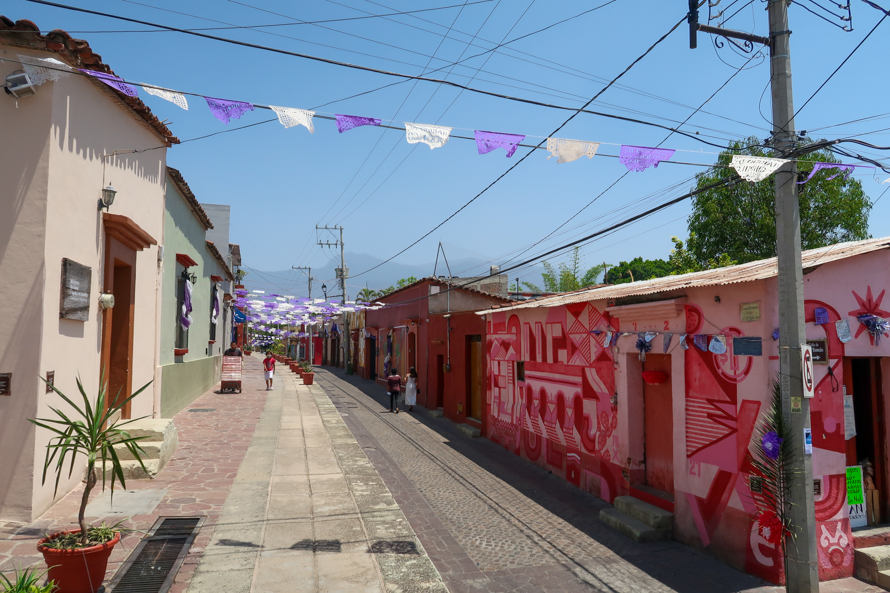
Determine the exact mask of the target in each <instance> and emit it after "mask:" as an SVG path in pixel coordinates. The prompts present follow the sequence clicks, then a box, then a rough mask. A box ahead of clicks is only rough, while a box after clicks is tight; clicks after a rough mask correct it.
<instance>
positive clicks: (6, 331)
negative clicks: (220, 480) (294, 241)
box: [0, 17, 178, 521]
mask: <svg viewBox="0 0 890 593" xmlns="http://www.w3.org/2000/svg"><path fill="white" fill-rule="evenodd" d="M23 57H24V59H28V58H43V59H45V58H53V59H56V60H59V61H60V62H62V63H64V64H67V65H69V66H72V67H74V68H85V69H90V70H94V71H103V72H105V71H110V68H109V67H108V66H107V65H105V64H103V63H102V60H101V57H100V56H99V55H97V54H95V53H93V52H92V50H91V49H90V46H89V44H88V43H87V42H85V41H81V40H75V39H72V38H71V37H70V36H69V35H68V34H67V33H65V32H64V31H58V30H57V31H53V32H52V33H49V34H48V35H46V36H44V35H41V34H40V33H39V29H38V27H37V26H36V25H34V23H31V22H30V21H18V22H15V23H13V22H12V21H10V20H9V19H6V18H5V17H0V58H2V61H0V81H2V80H3V79H7V77H8V76H9V75H11V74H13V73H14V72H15V71H17V70H21V69H22V65H21V64H20V63H18V62H21V61H22V60H23ZM0 122H2V129H3V132H2V137H0V150H2V154H3V158H0V179H2V180H3V182H2V183H0V279H2V282H0V393H2V394H0V452H2V454H0V521H3V520H12V521H30V520H32V519H34V518H35V517H37V516H39V515H40V514H42V513H43V512H44V511H45V510H46V509H48V508H49V507H50V506H51V505H52V503H53V502H54V498H53V485H52V482H51V481H49V480H48V483H47V484H46V485H41V474H42V469H43V460H44V455H45V445H46V444H47V442H48V440H49V438H50V434H49V432H48V431H45V430H43V429H37V428H36V427H35V426H33V425H32V424H30V423H29V422H28V421H27V420H28V419H29V418H35V417H50V416H51V411H50V409H49V406H50V405H53V406H59V407H61V408H62V409H65V406H64V405H62V404H63V403H64V402H62V401H61V399H60V398H59V397H58V396H57V395H55V394H53V393H47V392H46V391H47V390H46V386H45V385H44V384H43V382H42V381H41V380H40V377H46V376H47V374H48V373H53V375H54V382H55V385H56V386H57V387H58V388H59V389H60V390H61V391H62V392H63V393H66V394H69V395H70V396H75V397H79V396H78V395H77V387H76V383H75V381H76V379H77V377H80V379H81V380H82V382H83V385H84V388H85V390H86V392H87V394H89V395H90V397H91V398H93V399H95V397H96V394H97V391H98V388H99V384H100V377H101V374H102V371H103V369H111V372H110V373H108V374H107V381H108V383H109V387H110V391H111V393H118V391H120V393H121V394H128V393H130V392H131V390H135V389H138V388H139V387H141V386H142V385H145V384H146V383H148V382H149V381H152V380H153V379H155V378H156V377H155V369H156V368H157V366H158V361H157V355H158V350H159V323H158V315H159V311H160V305H159V303H160V295H159V291H160V289H161V286H160V284H161V274H160V270H161V266H160V258H159V247H158V246H159V245H163V230H164V199H165V177H166V173H165V169H166V154H167V148H169V147H170V146H171V144H173V143H178V140H177V139H176V138H175V137H173V135H172V133H171V132H170V131H169V130H168V129H167V128H166V126H164V124H162V123H161V122H159V121H158V119H157V118H156V117H155V116H153V115H152V114H151V111H150V110H149V109H148V108H147V107H146V106H145V105H144V104H143V103H142V101H140V100H139V99H138V98H133V97H129V96H127V95H125V94H123V93H122V92H120V91H118V90H115V89H113V88H111V87H110V86H108V85H106V84H104V83H102V82H101V81H99V80H97V79H95V78H92V77H89V76H84V75H82V74H80V73H78V72H76V71H75V72H73V73H70V74H68V75H65V76H64V77H62V78H59V79H58V80H55V81H52V80H50V81H46V82H43V83H42V84H40V85H39V86H37V87H36V94H33V95H31V96H25V97H22V98H18V99H16V98H14V97H13V96H10V95H9V94H7V93H0ZM109 184H110V185H112V186H113V187H114V188H115V189H116V190H117V194H116V198H115V199H114V202H113V204H112V205H111V206H110V208H108V209H107V211H106V210H101V209H99V206H98V205H99V200H100V198H101V195H102V189H103V188H104V187H106V186H107V185H109ZM102 293H113V295H114V298H115V304H114V307H113V308H109V309H105V310H103V309H101V308H100V306H99V297H100V295H101V294H102ZM78 318H79V319H78ZM159 402H160V389H159V385H157V384H155V385H153V386H152V387H149V388H148V389H147V390H146V391H145V392H144V393H143V394H142V395H140V396H139V397H138V398H137V399H135V400H134V401H133V402H132V403H131V405H130V406H129V407H128V409H127V410H126V411H125V414H124V415H125V416H130V417H133V418H136V417H141V416H152V415H155V416H157V414H158V413H159V409H160V406H159ZM81 477H82V473H81V472H78V471H75V472H74V474H73V476H72V477H71V478H70V479H64V478H63V480H62V483H61V485H60V488H59V493H58V495H57V496H56V498H59V497H61V496H63V495H64V494H65V493H67V492H68V491H70V490H71V489H72V488H74V487H75V486H76V485H77V484H78V482H79V481H80V479H81Z"/></svg>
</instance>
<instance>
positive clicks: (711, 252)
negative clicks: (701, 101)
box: [686, 137, 871, 268]
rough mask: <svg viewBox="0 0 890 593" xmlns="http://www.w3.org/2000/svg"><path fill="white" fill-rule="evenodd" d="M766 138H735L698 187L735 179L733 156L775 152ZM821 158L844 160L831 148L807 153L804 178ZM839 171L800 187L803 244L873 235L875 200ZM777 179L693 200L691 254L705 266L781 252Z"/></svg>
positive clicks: (814, 245) (810, 246)
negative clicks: (763, 142) (767, 146)
mask: <svg viewBox="0 0 890 593" xmlns="http://www.w3.org/2000/svg"><path fill="white" fill-rule="evenodd" d="M758 144H760V140H758V139H757V138H754V137H751V138H748V139H747V140H746V141H744V142H734V143H733V144H732V145H731V146H730V148H731V149H733V150H726V151H723V152H721V153H720V156H719V157H718V159H717V163H716V164H715V165H714V166H712V167H710V168H709V169H708V170H707V171H705V172H703V173H699V174H698V175H696V180H697V185H696V187H697V188H701V187H704V186H707V185H710V184H713V183H715V182H718V181H722V180H725V179H728V178H729V177H731V176H732V175H733V174H734V173H735V171H734V170H733V169H732V168H731V167H729V164H730V162H731V161H732V155H733V154H734V153H736V154H746V155H751V156H773V155H772V154H771V153H767V152H765V151H764V150H763V149H762V148H761V147H759V146H756V145H758ZM816 161H821V162H828V163H838V162H840V161H838V160H837V159H836V158H835V157H834V155H833V154H832V153H831V151H830V150H822V151H817V152H813V153H810V154H807V155H805V156H803V157H801V160H800V161H798V171H799V172H800V174H801V178H800V181H803V179H805V178H806V176H808V175H809V174H810V172H811V171H812V170H813V167H814V163H815V162H816ZM835 173H838V171H837V170H827V171H821V172H819V173H816V175H815V176H814V177H813V178H812V179H810V180H809V181H807V182H806V183H804V184H802V185H798V186H797V187H798V192H799V201H800V228H801V237H800V238H801V247H802V248H803V249H814V248H817V247H824V246H826V245H832V244H834V243H839V242H844V241H856V240H861V239H867V238H868V237H869V234H868V215H869V211H870V210H871V202H870V201H869V199H868V196H866V195H865V193H864V192H863V190H862V184H861V183H860V182H859V181H858V180H856V179H853V178H852V177H847V176H845V175H843V174H840V175H837V176H835V177H834V178H833V179H829V178H830V177H832V176H834V174H835ZM774 184H775V178H774V176H770V177H768V178H767V179H764V180H763V181H759V182H756V183H750V182H747V181H743V182H741V183H738V184H735V185H733V186H730V187H721V188H716V189H712V190H708V191H705V192H702V193H701V194H698V195H696V196H695V197H693V198H692V214H691V215H690V216H689V219H688V226H689V233H690V235H689V240H688V241H687V245H686V247H687V249H688V253H689V255H691V256H692V258H693V259H694V260H696V261H697V262H698V265H700V266H702V268H706V267H710V266H709V265H708V263H709V262H711V263H715V262H719V261H724V260H721V258H724V257H725V258H727V259H728V260H734V261H736V262H738V263H745V262H749V261H754V260H758V259H765V258H769V257H774V256H775V255H776V223H775V185H774Z"/></svg>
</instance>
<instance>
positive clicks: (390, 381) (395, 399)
mask: <svg viewBox="0 0 890 593" xmlns="http://www.w3.org/2000/svg"><path fill="white" fill-rule="evenodd" d="M386 385H387V387H389V391H388V392H387V393H389V411H390V412H395V413H396V414H398V413H399V396H400V395H401V394H402V378H401V377H400V376H399V371H397V370H396V369H392V370H391V371H390V372H389V377H388V378H387V379H386ZM393 408H395V410H393Z"/></svg>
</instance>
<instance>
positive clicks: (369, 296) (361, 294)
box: [355, 288, 378, 303]
mask: <svg viewBox="0 0 890 593" xmlns="http://www.w3.org/2000/svg"><path fill="white" fill-rule="evenodd" d="M377 296H378V293H377V291H376V290H372V289H370V288H363V289H361V290H360V291H358V294H357V295H355V298H356V300H359V301H362V302H364V303H370V302H371V301H373V300H374V299H376V298H377Z"/></svg>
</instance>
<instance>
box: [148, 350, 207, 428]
mask: <svg viewBox="0 0 890 593" xmlns="http://www.w3.org/2000/svg"><path fill="white" fill-rule="evenodd" d="M221 365H222V357H221V356H211V357H206V358H200V359H198V360H193V361H191V362H184V363H179V364H168V365H165V366H163V367H161V386H162V387H161V417H162V418H172V417H173V416H174V415H176V414H177V413H178V412H180V411H181V410H183V409H185V408H187V407H188V406H189V405H190V404H191V403H192V402H193V401H195V400H196V399H197V398H198V396H200V395H201V394H202V393H204V392H206V391H207V390H208V389H209V388H210V387H212V386H213V385H214V384H216V383H218V382H219V376H220V370H221Z"/></svg>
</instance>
